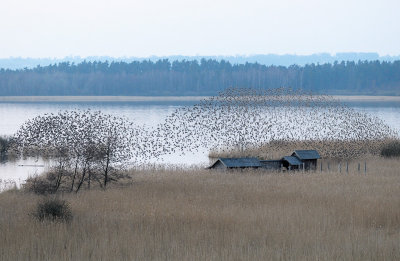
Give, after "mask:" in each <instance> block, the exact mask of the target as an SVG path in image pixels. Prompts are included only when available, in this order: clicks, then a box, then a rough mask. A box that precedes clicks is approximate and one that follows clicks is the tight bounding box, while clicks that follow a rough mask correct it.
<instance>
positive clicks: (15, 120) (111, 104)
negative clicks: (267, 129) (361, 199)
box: [0, 97, 400, 189]
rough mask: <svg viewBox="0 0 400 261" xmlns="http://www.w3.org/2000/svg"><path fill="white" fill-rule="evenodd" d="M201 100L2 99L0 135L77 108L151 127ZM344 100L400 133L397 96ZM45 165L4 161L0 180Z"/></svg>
mask: <svg viewBox="0 0 400 261" xmlns="http://www.w3.org/2000/svg"><path fill="white" fill-rule="evenodd" d="M339 98H340V97H339ZM198 100H199V98H198V97H189V98H188V97H175V98H173V97H172V98H171V97H170V98H167V99H165V98H154V97H144V98H140V97H137V98H124V97H122V98H117V99H115V98H114V99H103V100H99V98H98V97H97V98H93V99H84V98H83V99H79V98H74V99H70V100H68V99H67V101H65V100H62V99H56V101H49V100H48V98H44V99H41V100H40V99H36V100H34V101H23V100H21V99H20V100H18V99H14V100H12V99H11V100H8V101H7V100H4V99H3V100H1V99H0V136H6V135H13V134H14V133H15V132H16V131H17V130H18V128H19V127H20V126H21V125H22V124H23V123H24V122H25V121H26V120H28V119H31V118H33V117H35V116H38V115H43V114H46V113H56V112H58V111H60V110H74V109H80V110H85V109H91V110H100V111H102V112H104V113H107V114H111V115H116V116H122V117H125V118H127V119H129V120H130V121H133V122H136V123H137V124H138V125H146V126H147V127H149V128H151V127H155V126H157V124H159V123H162V122H163V121H164V119H165V118H166V117H167V116H168V115H170V114H171V113H173V112H174V111H175V110H176V109H177V108H180V107H183V106H192V105H194V104H196V103H198ZM343 101H344V103H346V104H347V105H348V106H350V107H352V108H354V109H355V110H356V111H360V112H365V113H368V114H370V115H371V116H376V117H379V118H381V119H382V120H384V121H385V122H386V123H387V124H388V125H389V126H391V127H392V128H393V129H395V130H396V131H397V133H399V134H400V120H399V119H400V100H399V99H397V97H394V98H393V99H386V100H384V99H376V98H374V99H360V98H359V97H353V98H352V97H350V98H349V97H344V98H343ZM153 163H154V162H153ZM163 163H166V164H177V165H181V164H182V165H191V164H196V165H200V166H206V165H207V164H209V160H208V157H207V151H206V150H200V151H199V152H197V153H196V154H186V155H184V156H181V155H169V156H166V157H164V158H163ZM22 165H23V166H22ZM43 165H44V166H46V162H42V161H40V160H39V159H27V160H24V161H18V162H16V163H4V162H3V163H2V164H0V180H3V181H4V180H15V181H17V183H20V182H21V181H23V180H24V179H25V178H26V177H27V176H28V175H34V174H39V173H41V172H42V171H43V170H44V169H45V167H42V166H43ZM0 183H1V182H0ZM0 189H1V187H0Z"/></svg>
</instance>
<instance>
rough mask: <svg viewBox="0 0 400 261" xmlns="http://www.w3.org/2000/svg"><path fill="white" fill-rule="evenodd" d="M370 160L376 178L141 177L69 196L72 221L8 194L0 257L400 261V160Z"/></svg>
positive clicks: (0, 201) (2, 204)
mask: <svg viewBox="0 0 400 261" xmlns="http://www.w3.org/2000/svg"><path fill="white" fill-rule="evenodd" d="M370 163H371V164H370V169H369V170H368V173H367V175H364V174H363V173H362V174H360V173H358V172H357V171H355V170H354V171H353V170H351V171H350V172H349V174H343V173H342V174H340V173H338V172H336V171H332V172H326V171H324V172H322V173H320V172H315V173H314V172H309V173H307V172H306V173H302V172H296V173H295V174H289V173H285V174H282V173H277V172H270V173H266V172H258V171H244V172H231V173H229V174H228V173H221V172H210V171H205V170H191V171H183V170H182V171H167V170H166V171H160V170H157V171H151V170H147V171H135V172H131V173H130V175H131V176H132V179H131V180H130V183H129V184H126V185H125V186H124V187H119V186H116V184H114V185H112V186H111V187H110V188H109V189H108V190H107V191H103V190H99V189H93V190H91V191H87V190H85V191H82V192H81V193H78V194H64V195H62V196H61V198H62V200H66V201H67V202H68V203H69V206H70V208H71V211H72V213H73V215H74V218H73V219H72V220H71V221H70V222H69V223H65V222H53V221H50V220H43V221H39V220H37V219H36V218H32V217H31V216H30V213H31V212H32V211H33V210H35V209H36V204H37V202H39V203H40V202H42V198H41V197H40V196H35V195H32V194H30V193H25V192H23V191H9V192H4V193H1V194H0V209H1V210H2V211H0V228H2V231H1V232H2V233H0V245H1V246H2V251H0V259H2V260H54V259H57V260H205V259H207V260H310V259H313V260H315V259H316V260H398V259H399V258H400V251H399V248H398V244H399V238H400V233H399V231H400V230H399V227H400V209H399V208H398V206H399V204H400V197H399V190H398V188H399V186H400V175H399V174H398V169H399V168H400V163H399V161H398V160H392V159H384V158H379V157H377V158H374V159H370ZM3 210H7V211H3Z"/></svg>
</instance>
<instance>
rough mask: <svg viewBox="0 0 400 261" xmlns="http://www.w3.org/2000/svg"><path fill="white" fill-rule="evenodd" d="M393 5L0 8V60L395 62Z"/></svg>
mask: <svg viewBox="0 0 400 261" xmlns="http://www.w3.org/2000/svg"><path fill="white" fill-rule="evenodd" d="M399 10H400V1H399V0H335V1H333V0H274V1H270V0H263V1H262V0H246V1H237V0H142V1H136V0H131V1H123V0H113V1H104V0H67V1H66V0H35V1H32V0H1V2H0V58H8V57H32V58H45V57H46V58H49V57H50V58H62V57H66V56H82V57H86V56H113V57H132V56H134V57H148V56H152V55H156V56H168V55H189V56H191V55H252V54H298V55H308V54H313V53H322V52H325V53H331V54H335V53H337V52H377V53H379V54H380V55H399V54H400V15H399V12H400V11H399Z"/></svg>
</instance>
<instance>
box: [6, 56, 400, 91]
mask: <svg viewBox="0 0 400 261" xmlns="http://www.w3.org/2000/svg"><path fill="white" fill-rule="evenodd" d="M283 86H284V87H291V88H294V89H298V88H300V89H303V90H310V91H312V92H314V93H323V94H348V95H352V94H359V95H400V60H399V61H393V62H385V61H359V62H352V61H348V62H345V61H342V62H334V63H326V64H308V65H305V66H298V65H292V66H288V67H286V66H274V65H271V66H266V65H262V64H259V63H245V64H231V63H230V62H228V61H225V60H221V61H218V60H214V59H201V60H182V61H170V60H168V59H162V60H158V61H150V60H144V61H132V62H111V63H110V62H87V61H84V62H81V63H78V64H75V63H70V62H62V63H58V64H53V65H49V66H37V67H35V68H32V69H28V68H25V69H19V70H10V69H0V95H1V96H36V95H40V96H47V95H50V96H52V95H60V96H62V95H72V96H75V95H94V96H101V95H112V96H113V95H116V96H119V95H121V96H122V95H137V96H140V95H144V96H168V95H171V96H172V95H183V96H185V95H215V94H217V93H218V92H219V91H221V90H224V89H225V88H227V87H251V88H277V87H283Z"/></svg>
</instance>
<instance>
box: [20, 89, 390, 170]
mask: <svg viewBox="0 0 400 261" xmlns="http://www.w3.org/2000/svg"><path fill="white" fill-rule="evenodd" d="M49 117H50V120H49ZM51 117H53V118H51ZM52 119H53V120H52ZM102 126H103V127H102ZM104 126H107V128H105V127H104ZM110 126H113V128H110ZM27 128H28V129H30V131H29V135H28V137H25V142H27V141H28V140H29V142H31V143H34V141H35V140H37V141H42V140H46V137H45V136H46V135H50V134H51V135H53V136H57V137H62V139H60V140H62V143H64V144H65V145H66V144H71V143H73V147H75V148H82V147H83V145H84V144H86V145H87V143H91V142H92V143H95V141H94V140H93V139H94V138H93V137H95V139H100V140H101V142H102V143H104V144H105V143H106V142H105V140H104V139H108V138H109V137H114V138H115V139H116V140H115V141H114V143H115V144H118V142H121V143H123V144H124V146H120V147H118V146H117V148H115V149H116V150H117V149H119V150H121V152H120V154H118V155H120V158H121V159H122V158H123V157H125V158H126V157H127V155H128V156H129V157H130V158H131V159H134V162H135V164H138V165H141V164H145V163H146V162H148V161H149V160H151V159H160V160H161V159H162V158H163V156H164V155H168V154H180V155H183V154H185V153H194V152H197V151H207V152H209V151H221V152H228V151H232V150H239V151H243V150H247V149H250V148H255V147H259V146H262V145H265V144H272V143H274V142H275V144H279V142H281V144H285V143H288V142H295V141H314V142H319V143H322V144H324V143H326V144H328V143H330V144H332V143H333V142H337V141H341V142H356V143H363V142H370V141H376V140H384V139H388V138H394V137H396V135H397V134H396V133H395V132H394V131H393V130H392V129H391V128H390V127H389V126H388V125H386V124H385V123H384V122H383V121H382V120H380V119H379V118H376V117H370V116H368V115H366V114H364V113H360V112H356V111H355V110H354V109H352V108H350V107H348V106H345V105H344V104H342V103H341V102H339V101H338V100H335V99H333V98H332V97H331V96H327V95H313V94H311V93H308V92H305V91H299V90H293V89H290V88H277V89H251V88H229V89H226V90H225V91H223V92H221V93H219V95H217V96H214V97H209V98H206V99H204V100H202V101H200V102H199V103H198V104H196V105H194V106H188V107H180V108H177V109H176V110H175V111H174V112H173V113H172V114H171V115H169V116H168V117H167V118H166V119H165V121H164V122H163V123H161V124H159V125H158V126H157V127H154V128H145V127H143V126H136V125H134V124H133V123H129V122H128V121H127V120H125V119H122V118H118V117H113V116H109V115H104V114H102V113H100V112H76V111H71V112H62V113H59V114H55V115H52V116H51V115H46V116H40V117H38V118H35V119H33V120H31V121H30V122H28V123H26V124H25V125H24V126H23V127H22V129H21V131H20V133H25V135H26V129H27ZM32 130H33V131H32ZM93 131H95V132H96V133H97V134H96V135H97V136H96V135H95V136H93V135H92V136H91V135H90V133H91V132H93ZM111 134H112V135H111ZM73 137H79V138H81V140H82V139H83V140H84V141H83V142H82V141H79V140H80V139H79V138H78V139H77V138H73ZM277 142H278V143H277ZM36 145H37V146H42V145H46V144H39V143H36ZM86 147H87V146H86ZM332 149H335V148H332ZM337 150H340V148H337ZM128 151H129V152H128ZM339 154H340V153H339Z"/></svg>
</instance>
